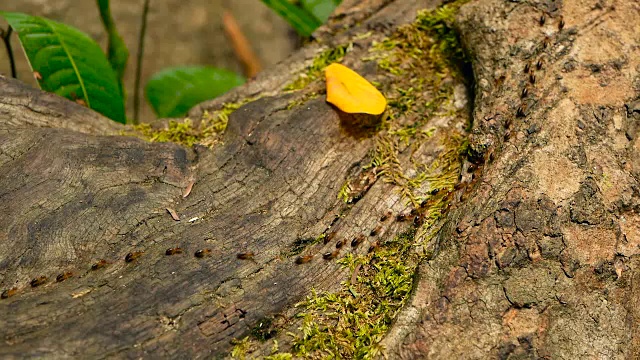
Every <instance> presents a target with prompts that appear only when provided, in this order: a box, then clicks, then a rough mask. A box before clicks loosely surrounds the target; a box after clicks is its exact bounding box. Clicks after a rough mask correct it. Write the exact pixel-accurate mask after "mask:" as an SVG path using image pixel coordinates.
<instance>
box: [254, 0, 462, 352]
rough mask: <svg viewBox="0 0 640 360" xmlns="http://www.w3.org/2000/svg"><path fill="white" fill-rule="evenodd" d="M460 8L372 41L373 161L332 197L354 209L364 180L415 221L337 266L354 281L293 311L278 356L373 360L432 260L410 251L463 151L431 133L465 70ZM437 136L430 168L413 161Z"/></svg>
mask: <svg viewBox="0 0 640 360" xmlns="http://www.w3.org/2000/svg"><path fill="white" fill-rule="evenodd" d="M464 2H465V1H457V2H454V3H452V4H448V5H445V6H443V7H441V8H439V9H437V10H435V11H431V12H427V11H423V12H420V13H419V15H418V17H417V20H416V21H415V22H414V23H413V24H411V25H408V26H405V27H402V28H400V29H398V30H397V31H396V32H395V33H394V34H393V35H391V36H390V37H389V38H387V39H385V40H383V41H380V42H378V43H375V44H374V46H373V48H372V49H371V56H370V57H369V58H368V59H366V60H369V61H376V63H377V65H378V67H379V69H380V70H381V72H382V73H383V74H384V75H385V76H387V77H388V78H391V79H393V80H392V81H388V82H387V81H385V82H384V83H385V85H383V86H382V89H381V90H382V92H383V93H384V94H385V96H386V97H387V99H388V100H389V108H388V110H387V114H386V116H385V117H384V118H383V120H382V124H381V125H380V127H381V128H380V132H379V135H378V136H377V137H376V143H375V148H374V150H373V152H372V155H371V162H370V163H369V164H367V165H366V166H364V167H363V168H362V169H361V171H360V172H359V175H357V176H354V178H353V179H347V181H346V182H345V183H344V185H343V186H342V187H341V189H340V191H339V194H338V197H339V198H341V199H342V200H344V201H345V202H352V201H353V199H355V198H356V197H357V196H358V194H359V193H360V192H359V191H358V189H359V188H357V186H358V184H363V183H367V184H368V182H367V181H364V180H367V179H368V176H373V177H374V178H375V177H377V178H381V179H382V180H383V181H385V182H388V183H391V184H393V185H395V188H396V189H397V190H398V191H399V193H400V194H401V195H402V197H403V198H404V199H405V200H406V201H407V202H409V203H412V204H413V205H414V208H415V209H416V211H417V213H418V215H419V216H418V218H417V219H418V221H414V224H413V225H412V226H410V228H409V229H408V230H407V231H405V232H403V233H401V234H399V235H397V236H395V237H393V238H392V239H386V240H385V241H382V238H381V239H380V241H381V243H380V246H379V247H378V248H377V249H376V250H375V251H372V252H370V253H369V254H368V255H364V256H362V255H360V256H356V255H347V256H345V257H344V258H342V259H341V260H339V263H340V264H341V265H342V266H343V267H345V268H347V269H349V271H350V272H351V273H352V276H351V280H349V281H346V282H344V283H342V288H341V290H339V291H338V292H316V291H312V293H311V295H310V296H308V297H307V299H306V300H305V301H303V302H301V303H299V304H297V305H296V307H297V308H298V309H299V312H298V314H297V318H298V319H299V320H298V321H299V322H300V323H301V326H300V328H299V330H300V331H299V332H297V333H295V334H290V335H291V336H292V341H291V344H292V346H291V350H290V352H289V353H277V355H279V356H291V357H295V358H297V357H304V358H344V359H369V358H374V357H376V356H377V355H380V354H381V351H382V349H381V348H380V346H379V343H380V341H381V340H382V339H383V337H384V335H385V334H386V332H387V331H388V330H389V327H390V326H391V324H392V322H393V320H394V318H395V317H396V316H397V314H398V312H399V311H400V310H401V309H402V307H403V305H404V304H405V303H406V302H407V301H408V299H409V297H410V294H411V291H412V289H413V286H414V274H415V272H416V268H417V266H418V264H419V263H420V262H421V261H423V260H425V259H428V258H430V257H431V256H433V248H431V249H429V248H427V250H426V251H416V247H417V246H419V247H422V248H424V245H426V244H428V243H427V242H428V241H429V240H431V239H433V237H434V234H435V233H436V232H437V231H438V229H439V225H440V224H442V219H443V217H444V216H445V215H446V213H447V210H448V208H449V204H450V203H451V201H452V197H453V189H454V187H455V185H456V184H457V183H458V180H459V175H460V171H461V167H462V165H461V164H462V161H463V159H464V157H465V156H467V153H468V142H467V140H466V138H465V136H464V135H463V134H459V133H457V132H455V131H453V130H452V131H451V132H449V133H446V134H444V133H442V134H435V133H434V132H435V131H436V130H435V129H434V128H433V127H429V121H431V120H432V119H433V118H434V117H443V116H451V117H454V116H457V114H456V110H455V108H454V107H453V104H452V103H453V101H452V99H453V85H452V83H453V81H451V79H452V78H457V79H462V75H463V72H462V71H461V69H464V67H465V66H467V63H466V58H465V56H464V52H463V51H462V46H461V44H460V42H459V39H458V36H457V34H456V32H455V31H454V30H453V28H452V24H453V18H454V15H455V13H456V12H457V10H458V8H459V6H460V5H461V4H462V3H464ZM319 69H320V67H318V70H317V72H318V74H319V73H320V71H321V70H319ZM306 84H308V83H305V84H304V85H306ZM304 85H302V86H304ZM425 99H430V100H429V101H426V102H425ZM434 135H437V136H438V138H439V139H440V140H441V141H442V148H443V150H442V151H441V152H440V153H439V154H438V156H437V159H436V160H435V161H433V162H430V163H429V164H423V163H420V161H419V160H418V159H414V157H413V155H412V154H414V152H415V151H417V150H418V148H419V147H420V146H421V145H422V144H424V143H425V142H426V141H427V140H430V139H431V137H432V136H434ZM431 141H433V139H431ZM407 151H408V153H407ZM401 152H402V154H403V155H402V156H400V155H401ZM407 154H409V155H410V156H409V157H410V158H409V161H406V159H405V158H406V157H407ZM401 158H402V161H401ZM429 245H432V244H429ZM251 341H255V340H251ZM271 355H272V356H274V355H275V354H274V353H272V354H271Z"/></svg>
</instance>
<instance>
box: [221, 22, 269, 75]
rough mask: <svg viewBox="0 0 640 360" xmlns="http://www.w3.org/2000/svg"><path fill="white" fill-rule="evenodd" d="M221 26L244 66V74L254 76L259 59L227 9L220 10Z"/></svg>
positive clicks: (257, 71)
mask: <svg viewBox="0 0 640 360" xmlns="http://www.w3.org/2000/svg"><path fill="white" fill-rule="evenodd" d="M222 27H223V29H224V32H225V33H226V34H227V37H228V38H229V40H230V41H231V46H232V47H233V51H234V52H235V53H236V57H237V58H238V60H240V62H241V63H242V65H243V66H244V75H245V76H246V77H248V78H252V77H254V76H256V74H257V73H259V72H260V68H261V66H260V60H258V57H257V56H256V54H255V52H254V51H253V49H252V48H251V44H250V43H249V40H247V37H246V36H244V34H243V33H242V29H240V25H238V22H237V21H236V18H235V17H234V16H233V14H231V12H229V11H227V10H223V11H222Z"/></svg>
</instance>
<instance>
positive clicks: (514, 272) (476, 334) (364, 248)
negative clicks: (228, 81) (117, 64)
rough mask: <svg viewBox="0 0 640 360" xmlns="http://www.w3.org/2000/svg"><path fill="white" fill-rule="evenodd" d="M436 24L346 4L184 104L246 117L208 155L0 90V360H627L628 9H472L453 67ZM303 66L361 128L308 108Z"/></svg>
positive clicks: (631, 330) (635, 223) (632, 262)
mask: <svg viewBox="0 0 640 360" xmlns="http://www.w3.org/2000/svg"><path fill="white" fill-rule="evenodd" d="M440 5H441V4H440V2H438V1H435V0H434V1H427V0H421V1H414V0H396V1H392V0H367V1H358V0H346V1H344V2H343V4H342V5H341V7H340V8H339V9H338V11H337V13H336V14H334V17H333V18H332V20H330V22H329V24H328V25H326V26H325V27H323V28H322V29H320V30H318V31H317V32H316V34H315V36H316V41H314V42H312V43H311V44H309V45H308V46H306V47H305V48H304V49H302V50H301V51H300V52H298V53H296V54H294V55H293V56H292V57H291V58H289V59H288V60H287V61H285V62H284V63H281V64H279V65H277V66H276V67H275V68H273V69H271V70H269V71H266V72H264V73H263V74H261V75H259V76H258V78H257V79H255V80H253V81H251V82H249V83H248V84H247V85H245V86H244V87H242V88H240V89H238V90H236V91H234V92H232V93H230V94H227V95H225V96H224V97H222V98H220V99H217V100H215V101H212V102H209V103H205V104H202V105H200V106H198V107H197V108H195V109H193V110H192V112H191V114H190V117H191V118H192V119H197V120H198V121H196V126H201V127H202V126H204V125H203V124H205V122H206V119H207V118H209V117H210V116H211V114H212V113H213V112H214V111H216V110H218V109H220V108H221V106H223V104H229V103H232V102H238V101H240V102H244V101H245V99H255V98H257V100H253V101H250V102H247V103H246V104H245V105H243V106H242V107H240V108H239V109H238V110H236V111H235V112H233V113H232V114H231V116H230V119H229V123H228V126H227V129H226V131H225V133H224V135H223V136H222V137H221V138H219V139H217V140H219V141H217V142H218V144H217V145H216V146H215V147H213V148H212V149H209V148H206V147H203V146H199V145H196V146H194V147H190V148H188V147H184V146H182V145H179V144H173V143H149V142H145V141H142V140H139V139H137V138H135V137H131V136H121V135H120V133H121V132H122V131H129V130H128V129H126V128H125V127H121V126H120V125H118V124H115V123H113V122H110V121H109V120H107V119H104V118H101V117H99V116H98V115H96V114H94V113H92V112H91V111H89V110H87V109H85V108H83V107H81V106H79V105H77V104H74V103H71V102H68V101H65V100H62V99H59V98H57V97H56V96H54V95H50V94H45V93H42V92H40V91H38V90H34V89H30V88H27V87H25V86H24V85H21V84H20V83H19V82H17V81H14V80H11V79H7V78H2V77H0V84H1V86H0V94H1V96H0V167H1V169H0V174H2V175H1V176H0V189H2V190H0V199H1V200H2V204H3V210H2V213H1V215H2V216H1V217H0V244H2V246H0V289H2V290H4V293H3V299H2V300H0V309H1V310H2V313H3V316H2V317H0V334H1V335H2V337H1V338H2V339H3V341H4V343H3V345H2V346H0V355H2V356H3V357H7V356H9V357H11V356H13V357H26V356H36V357H46V358H62V357H83V358H84V357H130V358H133V357H136V358H137V357H143V356H144V357H173V358H175V357H179V358H201V357H206V358H210V357H212V356H214V357H224V356H227V355H229V354H230V353H231V352H232V351H233V355H234V356H237V357H243V356H248V357H263V356H267V355H269V354H271V353H272V352H273V353H280V355H283V354H284V353H287V352H289V353H291V354H293V355H294V356H295V357H298V356H304V355H305V354H307V355H309V356H316V357H317V356H335V357H342V358H355V357H370V356H375V355H384V356H387V357H388V358H391V359H396V358H416V359H420V358H447V359H448V358H464V359H471V358H474V359H484V358H505V359H506V358H514V359H515V358H541V357H542V358H553V359H561V358H566V359H575V358H607V359H609V358H635V357H636V356H638V355H637V354H640V341H639V340H638V336H636V335H637V333H636V331H637V329H638V325H637V324H638V321H637V317H638V316H640V313H639V310H638V309H640V306H638V304H637V303H638V299H640V293H639V292H640V290H638V288H637V287H636V285H637V283H638V281H640V275H638V274H639V273H638V270H637V269H638V263H637V257H636V256H635V255H636V253H638V252H639V251H640V250H639V249H640V247H639V246H640V230H639V226H640V216H639V215H638V210H639V209H640V199H639V195H640V187H639V184H638V176H640V174H639V171H640V160H639V159H640V156H638V155H639V154H638V151H639V150H640V149H638V145H637V144H636V136H637V124H638V119H640V102H639V101H638V100H637V99H638V98H639V97H640V76H639V74H638V72H639V71H640V51H639V50H638V49H640V47H639V46H638V45H640V44H638V37H637V34H638V33H640V8H639V7H638V6H639V5H638V4H637V2H631V1H623V0H618V1H593V2H586V1H565V2H553V1H552V2H539V3H538V2H535V3H533V2H505V1H499V0H475V1H470V2H468V3H466V4H465V5H463V6H462V7H461V8H460V10H459V11H458V13H457V16H456V28H457V29H458V30H459V34H460V40H461V41H462V43H463V44H464V45H465V49H466V51H467V53H468V58H469V59H470V61H471V62H470V64H471V66H472V70H473V71H472V72H469V71H466V68H465V65H464V61H460V60H462V57H461V54H459V53H457V52H456V51H455V48H452V47H451V45H452V44H455V43H456V42H455V41H457V40H456V39H455V37H451V35H452V33H450V32H447V29H448V28H447V26H446V25H447V24H448V23H447V21H444V22H442V21H441V22H436V23H434V22H433V21H432V20H434V19H441V20H442V19H445V20H446V16H447V13H446V11H448V10H447V9H456V8H457V4H449V5H447V7H445V8H440V10H437V11H436V12H428V13H421V15H418V10H421V9H428V10H434V9H435V8H436V7H437V6H440ZM416 16H417V20H416ZM348 44H350V45H348ZM347 45H348V46H347ZM327 49H343V50H344V51H345V52H346V55H345V56H344V59H342V60H341V62H342V63H344V64H346V65H348V66H350V67H351V68H353V69H355V70H357V71H358V72H359V73H361V74H363V75H364V76H365V77H367V78H368V79H370V80H373V81H375V82H376V85H378V86H379V88H380V89H381V90H382V91H383V93H384V94H385V95H386V96H387V98H388V99H389V110H388V114H387V115H388V116H386V117H383V118H382V119H381V120H380V119H379V120H376V121H380V122H379V123H376V124H374V125H375V126H373V127H371V126H363V125H362V124H361V123H360V122H359V120H360V118H357V117H355V118H354V117H352V116H348V115H346V114H343V113H340V112H339V111H338V110H337V109H335V108H334V107H332V106H330V105H329V104H327V103H326V102H325V97H324V95H322V94H323V91H324V82H323V79H322V76H321V74H320V73H319V72H318V71H315V70H314V69H315V68H319V61H320V60H321V59H326V58H327V57H332V56H338V55H339V54H338V55H336V54H337V52H335V51H334V52H326V50H327ZM447 56H448V57H447ZM314 60H315V61H316V64H315V65H314V64H312V63H313V62H314ZM456 60H459V61H456ZM461 64H462V65H461ZM525 68H526V69H525ZM314 71H315V72H314ZM302 73H304V74H306V75H305V76H306V78H304V76H303V78H300V77H299V76H300V74H302ZM319 75H320V76H319ZM296 79H302V80H298V81H302V82H308V84H306V85H305V86H297V88H298V89H297V90H295V91H284V88H285V87H286V86H287V85H288V84H291V83H292V82H293V81H295V80H296ZM474 79H475V80H474ZM294 87H295V86H294ZM289 88H291V87H289ZM369 125H370V124H369ZM205 140H210V139H205ZM210 143H212V142H210ZM171 213H173V214H171ZM178 218H179V219H180V220H179V221H178V220H177V219H178ZM343 240H344V241H346V244H345V245H344V246H343V247H342V248H340V249H338V250H336V244H337V243H338V242H342V241H343ZM352 244H353V246H352ZM177 247H179V248H181V249H182V251H183V252H182V253H177V252H176V251H173V252H175V254H173V255H166V254H167V253H172V251H169V250H168V249H171V248H177ZM57 280H61V281H57ZM312 289H313V290H314V291H312ZM332 294H333V295H332ZM305 299H306V300H305ZM297 303H300V304H299V305H298V306H294V305H295V304H297ZM299 328H303V329H304V330H303V331H302V330H299ZM359 331H362V333H358V332H359ZM234 339H235V340H236V341H232V340H234ZM276 341H277V342H276ZM378 342H379V344H378ZM274 348H278V350H277V351H275V349H274ZM232 349H233V350H232ZM283 356H284V355H283Z"/></svg>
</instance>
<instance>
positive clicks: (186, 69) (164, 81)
mask: <svg viewBox="0 0 640 360" xmlns="http://www.w3.org/2000/svg"><path fill="white" fill-rule="evenodd" d="M243 83H244V78H243V77H241V76H239V75H237V74H236V73H234V72H232V71H229V70H224V69H219V68H212V67H205V66H183V67H175V68H169V69H164V70H162V71H160V72H158V73H156V74H155V75H154V76H153V77H152V78H151V79H150V80H149V82H147V86H146V87H145V96H146V98H147V100H148V101H149V103H150V104H151V106H152V107H153V110H154V111H155V113H156V114H157V115H158V116H160V117H178V116H183V115H185V114H186V113H187V111H189V109H191V108H192V107H193V106H194V105H197V104H198V103H201V102H203V101H205V100H209V99H213V98H215V97H217V96H220V95H222V94H224V93H225V92H227V91H229V90H231V89H232V88H234V87H236V86H238V85H242V84H243Z"/></svg>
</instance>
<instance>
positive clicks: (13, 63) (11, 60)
mask: <svg viewBox="0 0 640 360" xmlns="http://www.w3.org/2000/svg"><path fill="white" fill-rule="evenodd" d="M11 32H13V28H11V26H9V27H8V28H7V30H6V32H5V31H4V30H0V36H2V41H4V46H5V48H7V55H8V56H9V64H10V65H11V77H12V78H15V79H17V78H18V74H17V73H16V61H15V59H14V58H13V50H12V49H11Z"/></svg>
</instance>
